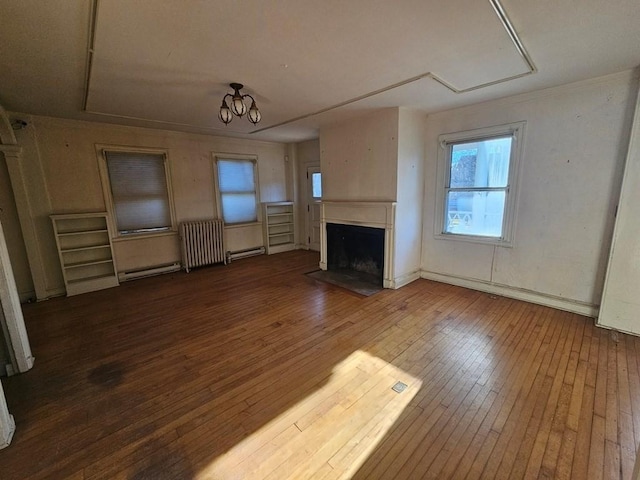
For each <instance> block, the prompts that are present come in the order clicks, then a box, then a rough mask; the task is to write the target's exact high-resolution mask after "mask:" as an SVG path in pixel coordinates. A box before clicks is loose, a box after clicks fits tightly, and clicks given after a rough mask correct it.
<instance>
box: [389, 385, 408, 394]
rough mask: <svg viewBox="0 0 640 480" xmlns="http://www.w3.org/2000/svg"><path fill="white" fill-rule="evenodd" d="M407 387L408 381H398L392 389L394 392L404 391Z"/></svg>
mask: <svg viewBox="0 0 640 480" xmlns="http://www.w3.org/2000/svg"><path fill="white" fill-rule="evenodd" d="M406 388H407V384H406V383H402V382H397V383H396V384H395V385H394V386H393V387H391V390H393V391H394V392H398V393H401V392H404V390H405V389H406Z"/></svg>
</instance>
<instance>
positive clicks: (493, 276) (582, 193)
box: [422, 72, 637, 315]
mask: <svg viewBox="0 0 640 480" xmlns="http://www.w3.org/2000/svg"><path fill="white" fill-rule="evenodd" d="M636 83H637V78H636V75H635V74H634V73H633V72H623V73H621V74H616V75H610V76H607V77H602V78H598V79H592V80H589V81H585V82H580V83H575V84H572V85H565V86H562V87H558V88H553V89H548V90H543V91H538V92H534V93H531V94H526V95H519V96H515V97H510V98H506V99H501V100H496V101H492V102H487V103H484V104H480V105H476V106H472V107H467V108H460V109H455V110H450V111H446V112H441V113H437V114H433V115H430V116H429V118H428V120H427V130H426V132H427V137H426V155H427V164H426V177H425V178H426V184H425V212H424V223H423V226H424V237H423V238H424V240H423V255H422V268H423V270H424V274H423V276H425V277H427V278H433V279H437V280H442V281H448V282H450V283H456V284H461V285H465V286H470V287H472V288H478V289H481V290H489V291H498V292H499V293H501V294H506V295H511V296H520V297H522V298H525V299H528V300H531V301H539V302H541V303H546V304H549V305H553V306H556V307H559V308H565V309H568V310H573V311H577V312H580V313H586V314H591V315H593V314H594V312H595V306H597V304H598V302H599V299H600V295H601V292H602V285H603V278H604V271H605V268H606V261H607V252H608V249H609V244H610V239H611V233H612V228H613V221H614V212H615V202H616V198H617V192H618V191H619V187H620V182H621V172H622V166H623V160H624V157H625V153H626V146H627V143H628V135H629V128H630V124H631V123H630V122H631V114H632V109H631V107H632V106H633V102H632V100H633V98H635V97H634V94H633V92H634V88H635V84H636ZM521 120H524V121H526V122H527V124H526V129H525V138H524V153H523V158H522V161H521V164H520V174H521V176H520V185H519V199H517V206H516V212H517V216H516V225H515V235H514V242H513V248H505V247H495V246H490V245H480V244H473V243H467V242H461V241H455V240H443V239H436V238H434V224H435V207H434V206H435V202H436V197H435V195H436V164H437V153H438V148H439V146H438V136H439V135H440V134H444V133H452V132H459V131H464V130H470V129H474V128H481V127H488V126H493V125H500V124H506V123H510V122H516V121H521ZM496 289H497V290H496Z"/></svg>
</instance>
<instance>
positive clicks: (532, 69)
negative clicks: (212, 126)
mask: <svg viewBox="0 0 640 480" xmlns="http://www.w3.org/2000/svg"><path fill="white" fill-rule="evenodd" d="M489 3H490V4H491V6H492V7H493V10H494V11H495V12H496V15H497V16H498V20H499V21H500V23H501V24H502V26H503V27H504V29H505V30H506V32H507V35H509V38H510V39H511V42H512V43H513V45H514V47H515V48H516V50H517V52H518V54H519V55H520V57H521V59H522V60H523V61H524V62H525V64H526V65H527V71H526V72H523V73H519V74H516V75H511V76H509V77H504V78H500V79H498V80H493V81H491V82H486V83H482V84H480V85H474V86H473V87H468V88H463V89H460V88H456V87H455V86H454V85H453V84H451V83H449V82H447V81H446V80H444V79H443V78H442V77H440V76H438V75H437V74H435V73H433V72H425V73H422V74H420V75H416V76H415V77H411V78H408V79H406V80H403V81H400V82H397V83H394V84H392V85H388V86H386V87H383V88H380V89H378V90H374V91H372V92H369V93H365V94H364V95H360V96H358V97H355V98H352V99H349V100H345V101H344V102H340V103H337V104H335V105H332V106H330V107H326V108H322V109H320V110H317V111H315V112H313V113H308V114H305V115H300V116H299V117H295V118H292V119H289V120H285V121H284V122H280V123H277V124H275V125H270V126H268V127H264V128H259V129H257V130H253V131H252V132H249V133H250V134H251V133H260V132H264V131H266V130H270V129H272V128H276V127H281V126H283V125H287V124H289V123H293V122H297V121H299V120H304V119H305V118H309V117H313V116H315V115H320V114H322V113H326V112H328V111H331V110H335V109H336V108H341V107H344V106H346V105H349V104H352V103H355V102H359V101H360V100H364V99H366V98H370V97H373V96H375V95H379V94H381V93H384V92H387V91H389V90H393V89H395V88H398V87H402V86H404V85H407V84H409V83H413V82H417V81H418V80H422V79H423V78H431V79H433V80H435V81H436V82H438V83H439V84H440V85H442V86H444V87H446V88H447V89H449V90H451V91H452V92H453V93H455V94H457V95H459V94H463V93H467V92H472V91H474V90H480V89H481V88H487V87H491V86H493V85H497V84H499V83H504V82H510V81H512V80H517V79H518V78H522V77H526V76H528V75H531V74H532V73H536V72H537V71H538V69H537V68H536V66H535V64H534V63H533V60H532V59H531V56H530V55H529V53H528V52H527V50H526V48H525V47H524V44H523V43H522V40H521V39H520V36H519V35H518V32H517V31H516V29H515V28H514V27H513V24H512V23H511V21H510V20H509V17H508V15H507V12H506V11H505V9H504V7H503V6H502V4H501V3H500V1H499V0H489Z"/></svg>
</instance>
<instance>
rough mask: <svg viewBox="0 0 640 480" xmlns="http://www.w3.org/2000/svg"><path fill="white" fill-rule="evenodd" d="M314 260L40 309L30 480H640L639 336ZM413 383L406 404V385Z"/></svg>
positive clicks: (15, 407)
mask: <svg viewBox="0 0 640 480" xmlns="http://www.w3.org/2000/svg"><path fill="white" fill-rule="evenodd" d="M317 265H318V255H317V254H316V253H313V252H305V251H296V252H288V253H283V254H278V255H272V256H260V257H254V258H248V259H244V260H240V261H236V262H233V263H231V264H230V265H228V266H222V265H219V266H213V267H208V268H201V269H196V270H194V271H192V272H191V273H189V274H186V273H183V272H179V273H173V274H168V275H163V276H159V277H153V278H147V279H141V280H137V281H133V282H128V283H125V284H123V285H121V286H120V287H117V288H113V289H109V290H103V291H100V292H93V293H88V294H84V295H79V296H76V297H71V298H56V299H52V300H49V301H46V302H41V303H38V304H32V305H26V306H25V307H24V314H25V319H26V322H27V328H28V331H29V335H30V339H31V346H32V350H33V352H34V355H35V356H36V364H35V367H34V368H33V370H31V371H30V372H27V373H25V374H22V375H18V376H14V377H11V378H5V379H3V385H4V389H5V394H6V397H7V402H8V404H9V408H10V411H11V413H12V414H13V415H14V417H15V419H16V424H17V430H16V434H15V437H14V440H13V443H12V444H11V446H10V447H9V448H7V449H5V450H2V451H0V478H1V479H2V480H15V479H34V480H36V479H78V480H80V479H82V480H88V479H114V478H122V479H136V480H141V479H153V480H158V479H198V480H202V479H217V480H230V479H236V478H237V479H278V480H281V479H287V478H290V479H338V478H343V479H394V480H395V479H422V478H424V479H427V478H431V479H465V478H466V479H480V478H485V479H498V478H500V479H519V478H531V479H533V478H557V479H579V480H582V479H631V475H632V470H633V465H634V461H635V452H636V448H637V446H638V443H639V442H640V340H639V339H638V338H636V337H632V336H628V335H624V334H620V333H616V332H610V331H606V330H602V329H598V328H596V327H595V326H594V322H593V319H590V318H586V317H581V316H579V315H575V314H571V313H567V312H561V311H558V310H554V309H550V308H546V307H542V306H538V305H533V304H528V303H525V302H520V301H516V300H511V299H507V298H502V297H495V296H491V295H487V294H484V293H481V292H476V291H473V290H468V289H463V288H458V287H454V286H450V285H445V284H440V283H436V282H431V281H426V280H418V281H416V282H413V283H411V284H410V285H407V286H405V287H403V288H401V289H399V290H384V291H382V292H379V293H376V294H374V295H372V296H370V297H363V296H360V295H357V294H354V293H352V292H349V291H347V290H344V289H341V288H340V287H336V286H333V285H329V284H325V283H322V282H318V281H315V280H313V279H312V278H310V277H308V276H306V275H305V273H307V272H310V271H313V270H316V269H317ZM396 382H403V383H404V384H405V385H406V389H405V390H404V391H402V392H400V393H396V392H395V391H393V390H392V388H391V387H393V386H394V384H395V383H396Z"/></svg>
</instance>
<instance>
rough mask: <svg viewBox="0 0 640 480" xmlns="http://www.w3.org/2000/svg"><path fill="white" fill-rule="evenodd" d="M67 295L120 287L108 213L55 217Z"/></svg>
mask: <svg viewBox="0 0 640 480" xmlns="http://www.w3.org/2000/svg"><path fill="white" fill-rule="evenodd" d="M51 222H52V223H53V232H54V234H55V237H56V245H57V247H58V256H59V257H60V266H61V267H62V276H63V277H64V285H65V288H66V289H67V296H71V295H78V294H80V293H86V292H92V291H94V290H101V289H103V288H109V287H115V286H118V285H119V282H118V273H117V270H116V265H115V260H114V258H113V246H112V244H111V232H110V231H109V222H108V221H107V214H106V213H74V214H65V215H51Z"/></svg>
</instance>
